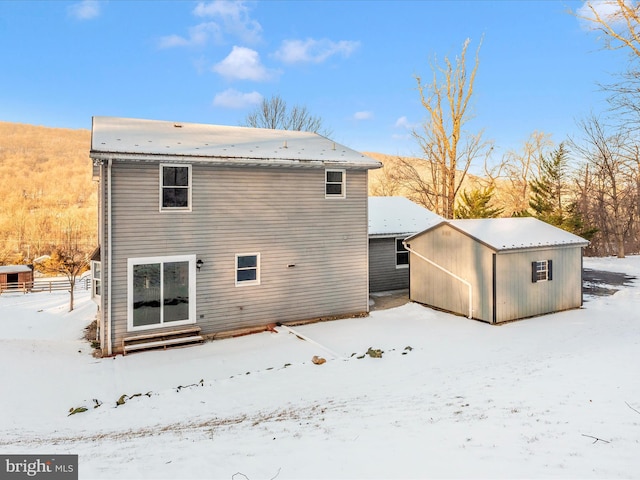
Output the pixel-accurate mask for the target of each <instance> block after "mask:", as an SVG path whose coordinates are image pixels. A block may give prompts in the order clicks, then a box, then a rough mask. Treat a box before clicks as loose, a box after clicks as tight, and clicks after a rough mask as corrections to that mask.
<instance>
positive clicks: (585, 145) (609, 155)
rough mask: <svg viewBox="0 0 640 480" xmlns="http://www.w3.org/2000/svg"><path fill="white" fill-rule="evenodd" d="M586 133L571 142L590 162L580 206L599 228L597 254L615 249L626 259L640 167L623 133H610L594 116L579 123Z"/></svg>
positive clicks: (635, 218)
mask: <svg viewBox="0 0 640 480" xmlns="http://www.w3.org/2000/svg"><path fill="white" fill-rule="evenodd" d="M579 126H580V127H581V129H582V132H583V139H582V140H581V141H576V140H572V141H571V146H572V148H573V150H574V151H576V152H577V153H578V154H580V155H581V156H582V157H583V158H584V159H585V160H586V162H587V168H585V175H584V176H583V177H582V178H583V180H582V181H581V182H579V187H580V190H581V192H582V194H581V199H580V202H579V203H578V204H579V205H580V206H581V208H582V209H585V208H586V209H587V211H586V212H581V213H582V214H583V216H585V217H589V221H590V222H591V223H593V224H594V226H595V227H597V228H598V230H599V233H598V236H599V237H600V238H596V239H595V240H596V241H597V242H601V243H602V245H601V247H600V251H599V252H598V254H610V253H613V252H610V251H609V248H610V246H613V248H614V250H615V253H616V254H617V256H618V257H619V258H624V257H625V243H626V240H627V239H628V238H629V234H630V232H631V231H632V230H633V229H634V228H636V226H635V224H637V215H638V212H637V207H638V200H637V195H638V190H637V189H638V187H639V186H640V185H639V183H638V179H637V175H638V172H637V168H638V167H637V165H636V164H635V163H636V162H634V158H633V157H632V156H630V153H633V150H630V149H629V148H628V144H629V140H628V136H627V135H626V134H625V133H624V131H622V130H617V131H615V132H613V133H609V132H607V130H606V127H605V126H604V125H603V123H602V122H601V121H600V120H599V119H598V118H597V117H595V116H591V117H588V118H587V119H585V120H582V121H580V122H579Z"/></svg>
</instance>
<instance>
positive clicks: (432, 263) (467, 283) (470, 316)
mask: <svg viewBox="0 0 640 480" xmlns="http://www.w3.org/2000/svg"><path fill="white" fill-rule="evenodd" d="M402 244H403V245H404V248H406V249H407V251H408V252H410V253H413V254H414V255H415V256H416V257H418V258H419V259H421V260H424V261H425V262H427V263H428V264H430V265H433V266H434V267H436V268H437V269H439V270H442V271H443V272H444V273H446V274H447V275H450V276H452V277H453V278H455V279H456V280H458V281H459V282H462V283H464V284H465V285H466V286H467V288H468V289H469V315H468V318H473V287H472V286H471V283H470V282H468V281H467V280H465V279H464V278H461V277H459V276H458V275H456V274H455V273H453V272H450V271H449V270H447V269H446V268H444V267H442V266H440V265H438V264H437V263H435V262H434V261H432V260H429V259H428V258H427V257H425V256H424V255H421V254H419V253H418V252H416V251H415V250H412V249H411V247H410V245H409V244H408V243H406V242H402Z"/></svg>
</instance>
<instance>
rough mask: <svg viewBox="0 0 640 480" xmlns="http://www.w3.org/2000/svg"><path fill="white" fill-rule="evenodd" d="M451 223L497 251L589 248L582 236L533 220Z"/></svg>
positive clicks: (496, 219)
mask: <svg viewBox="0 0 640 480" xmlns="http://www.w3.org/2000/svg"><path fill="white" fill-rule="evenodd" d="M449 224H450V225H451V226H453V227H454V228H456V229H457V230H459V231H461V232H463V233H466V234H467V235H469V236H471V237H473V238H475V239H476V240H478V241H480V242H482V243H484V244H486V245H487V246H489V247H491V248H492V249H494V250H496V251H504V250H517V249H523V248H539V247H553V246H563V245H580V246H587V245H589V242H588V241H587V240H585V239H584V238H582V237H579V236H577V235H574V234H573V233H569V232H567V231H565V230H562V229H561V228H557V227H554V226H553V225H550V224H548V223H545V222H543V221H541V220H538V219H536V218H532V217H518V218H479V219H470V220H449Z"/></svg>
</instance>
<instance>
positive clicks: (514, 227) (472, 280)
mask: <svg viewBox="0 0 640 480" xmlns="http://www.w3.org/2000/svg"><path fill="white" fill-rule="evenodd" d="M405 244H406V245H407V248H408V250H409V251H410V252H411V255H410V265H411V269H410V289H409V296H410V299H411V300H413V301H415V302H419V303H422V304H425V305H429V306H432V307H435V308H438V309H442V310H445V311H449V312H453V313H457V314H461V315H466V316H469V317H470V318H475V319H477V320H482V321H485V322H489V323H494V324H495V323H501V322H506V321H509V320H516V319H521V318H527V317H533V316H536V315H543V314H546V313H551V312H556V311H562V310H568V309H572V308H578V307H580V306H581V305H582V249H583V247H586V246H587V245H588V244H589V242H588V241H586V240H585V239H583V238H581V237H579V236H577V235H574V234H572V233H569V232H566V231H564V230H562V229H559V228H557V227H554V226H552V225H549V224H547V223H545V222H542V221H540V220H537V219H535V218H492V219H473V220H450V221H447V222H443V223H440V224H437V225H435V226H433V227H431V228H429V229H426V230H424V231H422V232H420V233H418V234H416V235H413V236H411V237H409V238H407V239H406V241H405Z"/></svg>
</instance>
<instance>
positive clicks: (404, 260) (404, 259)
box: [396, 238, 409, 268]
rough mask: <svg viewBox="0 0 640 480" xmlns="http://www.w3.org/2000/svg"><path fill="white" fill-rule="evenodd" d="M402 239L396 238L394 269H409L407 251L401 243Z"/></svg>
mask: <svg viewBox="0 0 640 480" xmlns="http://www.w3.org/2000/svg"><path fill="white" fill-rule="evenodd" d="M403 241H404V238H396V268H408V267H409V251H408V250H407V249H406V248H404V244H403V243H402V242H403Z"/></svg>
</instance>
